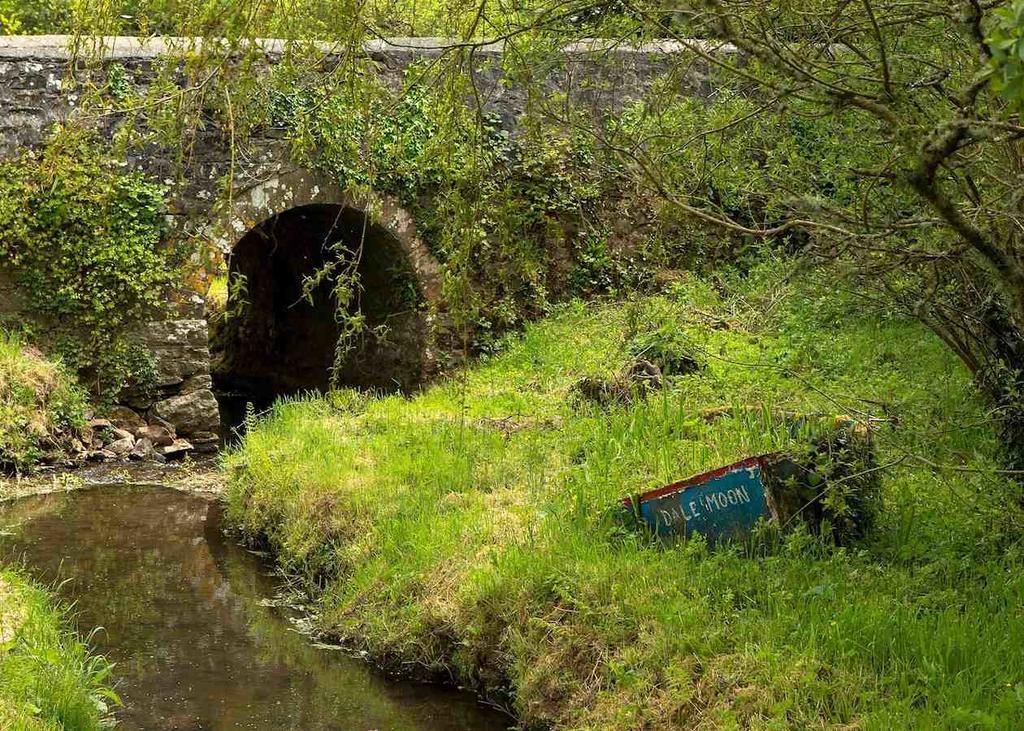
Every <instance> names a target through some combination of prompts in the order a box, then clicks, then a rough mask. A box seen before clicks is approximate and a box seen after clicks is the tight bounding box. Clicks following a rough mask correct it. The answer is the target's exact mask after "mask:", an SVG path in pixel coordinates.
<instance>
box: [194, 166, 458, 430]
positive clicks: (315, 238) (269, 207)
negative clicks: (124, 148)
mask: <svg viewBox="0 0 1024 731" xmlns="http://www.w3.org/2000/svg"><path fill="white" fill-rule="evenodd" d="M219 230H220V231H223V232H225V233H224V234H223V236H224V241H225V242H227V241H231V243H230V245H229V246H227V247H226V248H227V249H228V256H227V261H228V267H229V272H230V274H231V276H232V278H233V279H234V280H235V281H242V282H244V288H241V287H231V288H229V301H228V310H227V311H228V316H227V317H222V318H221V319H220V320H219V321H213V322H211V352H212V372H213V379H214V385H215V390H216V391H217V392H218V393H219V396H220V401H221V409H222V413H223V416H224V421H225V423H231V422H235V423H237V421H238V420H239V408H240V407H241V406H244V403H246V402H253V403H254V404H255V405H256V407H257V408H264V407H266V406H269V404H270V403H271V402H272V401H273V400H274V399H275V398H277V397H278V396H283V395H291V394H296V393H301V392H306V391H314V390H317V391H323V390H326V389H327V388H328V386H329V385H330V382H331V374H332V373H333V374H334V376H335V379H336V382H337V383H338V384H339V385H343V386H351V387H357V388H372V389H375V390H384V391H396V390H397V391H408V390H410V389H412V388H415V387H416V386H417V385H418V384H419V383H420V381H421V380H422V379H423V378H424V377H425V376H426V375H427V374H428V373H429V372H430V371H431V370H432V366H433V363H432V359H431V354H430V350H429V348H428V345H427V335H428V322H427V312H428V307H429V305H430V303H431V302H432V301H433V300H435V299H436V297H437V296H438V293H439V276H438V267H437V264H436V262H435V261H434V259H433V258H432V257H431V256H430V254H429V252H427V250H426V248H425V247H424V245H423V243H422V242H421V241H420V239H419V237H418V236H417V235H416V231H415V226H414V225H413V221H412V218H411V217H410V216H409V215H408V214H407V213H406V212H405V211H404V210H402V208H401V207H399V206H398V205H397V204H396V203H395V202H394V201H393V200H391V199H389V198H388V197H386V196H374V198H373V200H371V201H365V200H357V199H356V198H355V197H354V196H351V195H349V194H347V193H345V192H344V191H342V190H340V189H339V188H338V186H336V185H334V184H332V183H330V182H328V181H324V180H323V179H322V178H318V177H317V176H315V175H313V174H310V173H308V172H304V171H294V172H292V173H291V174H289V175H278V176H275V177H274V178H272V179H268V180H266V181H264V182H263V183H261V184H260V185H258V186H253V187H252V188H250V189H248V190H242V191H239V193H238V194H237V195H236V196H235V198H234V201H233V204H232V206H231V207H230V209H228V210H227V211H226V212H225V213H224V215H223V217H222V224H221V226H220V227H219ZM226 232H232V236H233V237H234V240H233V241H232V240H231V239H229V238H228V234H227V233H226ZM339 252H343V253H342V254H341V255H343V256H351V257H352V259H351V260H352V261H353V262H354V263H356V272H357V276H358V279H359V282H360V297H359V302H358V303H357V304H356V305H355V307H358V309H359V311H360V313H361V314H362V315H363V316H364V317H365V318H366V320H367V325H368V327H369V328H370V329H371V330H377V329H382V330H383V331H384V336H383V337H376V336H373V335H368V336H366V337H363V338H361V339H360V340H359V342H358V343H357V345H356V347H355V348H354V349H353V350H352V351H351V352H350V353H349V354H348V356H347V357H346V358H345V359H344V360H342V361H340V362H336V361H335V358H334V345H335V343H336V342H337V338H338V335H339V334H340V329H339V325H338V322H337V320H336V318H335V312H336V308H337V306H338V303H337V301H336V300H335V299H334V296H333V292H332V291H331V288H330V285H329V284H327V283H322V284H320V285H318V286H317V287H316V288H315V289H314V290H313V297H312V302H310V301H308V300H306V299H305V298H304V297H303V289H302V288H303V282H304V281H306V279H307V278H308V276H309V275H311V274H312V273H313V272H315V271H316V270H317V269H318V268H320V267H321V266H323V265H324V264H325V263H326V262H327V261H328V260H329V258H330V257H334V256H337V255H339ZM351 252H358V253H357V254H356V253H351Z"/></svg>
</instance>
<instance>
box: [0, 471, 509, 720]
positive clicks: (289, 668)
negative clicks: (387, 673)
mask: <svg viewBox="0 0 1024 731" xmlns="http://www.w3.org/2000/svg"><path fill="white" fill-rule="evenodd" d="M0 534H3V535H0V557H2V558H3V559H4V560H13V561H22V560H23V561H24V563H25V565H26V567H27V568H28V570H29V571H30V572H31V573H32V574H34V575H35V576H36V577H37V578H39V579H41V580H42V581H44V582H46V583H53V582H55V581H58V580H64V579H69V580H68V581H66V582H65V583H63V584H62V585H61V587H60V589H59V591H60V593H61V594H62V595H63V597H64V598H65V599H67V600H70V601H73V602H74V603H75V621H76V622H77V624H78V627H79V628H80V630H82V631H83V632H88V631H89V630H90V629H91V628H93V627H102V628H103V630H102V631H101V632H98V633H97V634H96V636H95V638H94V640H93V642H94V644H95V645H96V647H97V649H98V650H99V651H100V652H102V653H103V654H105V655H106V656H107V657H108V658H109V659H110V660H112V661H113V662H115V663H116V665H117V666H116V669H115V675H116V676H117V678H118V680H117V691H118V693H119V694H120V695H121V698H122V700H123V701H124V704H125V707H124V708H123V709H122V710H121V711H120V712H119V714H118V719H119V721H120V724H121V725H120V726H119V728H124V729H172V730H175V731H186V730H187V731H199V730H200V729H202V730H203V731H207V730H209V731H219V730H221V729H275V730H276V729H294V730H295V731H299V730H302V731H329V730H330V731H333V730H338V731H341V730H345V731H349V730H351V731H369V730H370V729H379V730H380V731H384V730H385V729H395V730H397V731H427V730H428V729H429V730H430V731H455V730H456V729H459V730H460V731H461V730H466V731H498V730H499V729H505V728H507V727H508V726H509V725H510V721H509V719H508V718H507V717H506V716H504V715H502V714H499V713H497V712H495V711H491V710H490V709H486V708H483V707H481V706H480V705H478V704H477V703H476V702H475V700H474V699H473V697H472V696H470V695H468V694H466V693H459V692H457V691H454V690H448V689H443V688H440V687H437V686H431V685H425V684H420V683H413V682H405V681H394V680H390V679H387V678H384V677H383V676H381V675H380V674H378V673H377V672H375V671H374V670H372V669H371V668H369V667H368V666H367V665H366V664H364V663H362V662H360V661H358V660H357V659H354V658H351V657H348V656H346V655H345V654H343V653H341V652H338V651H336V650H324V649H320V648H317V647H314V646H313V645H311V644H310V642H309V640H308V639H307V638H306V637H305V636H303V635H302V634H299V633H298V632H296V631H295V629H294V625H293V624H292V622H290V621H289V616H288V614H287V610H283V609H280V608H277V607H274V606H270V604H271V602H269V601H268V599H269V598H270V597H272V596H274V594H275V592H276V590H277V588H278V585H277V581H276V579H275V578H274V577H273V575H272V573H271V572H270V571H269V569H268V567H267V566H266V565H265V564H264V563H263V562H262V561H261V560H260V559H259V558H258V557H256V556H254V555H252V554H251V553H249V552H247V551H245V550H244V549H242V548H241V547H239V546H237V545H236V544H234V543H233V542H231V541H230V540H229V539H227V538H225V536H224V535H223V532H222V530H221V526H220V508H219V506H218V505H217V504H216V503H211V502H209V501H207V500H204V499H202V498H199V497H195V496H192V495H187V494H184V493H180V492H177V491H174V490H171V489H168V488H159V487H147V488H142V487H104V488H94V489H91V490H84V491H78V492H72V493H60V494H55V495H46V496H41V497H33V498H23V499H21V500H18V501H16V502H13V503H10V504H8V505H6V506H5V505H0Z"/></svg>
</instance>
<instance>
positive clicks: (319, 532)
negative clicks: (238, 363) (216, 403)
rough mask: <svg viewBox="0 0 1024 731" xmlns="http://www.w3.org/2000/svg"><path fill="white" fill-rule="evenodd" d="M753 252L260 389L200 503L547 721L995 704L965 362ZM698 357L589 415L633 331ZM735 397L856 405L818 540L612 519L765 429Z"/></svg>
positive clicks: (949, 716)
mask: <svg viewBox="0 0 1024 731" xmlns="http://www.w3.org/2000/svg"><path fill="white" fill-rule="evenodd" d="M841 299H842V298H841V296H839V295H836V294H835V293H822V292H819V291H817V290H815V289H813V288H809V287H807V286H800V287H797V286H794V285H792V284H787V283H784V280H783V279H781V278H780V277H778V276H776V275H775V274H773V273H772V271H771V270H770V269H766V270H765V271H762V272H755V273H754V274H753V275H752V276H750V277H747V278H745V279H742V280H741V279H739V278H734V279H731V280H725V281H720V282H716V283H715V285H714V286H712V285H711V284H709V283H704V282H699V281H694V280H688V281H684V282H682V283H680V284H677V285H675V286H674V287H673V288H671V289H670V290H669V291H668V293H666V294H665V295H663V296H659V297H650V298H644V299H639V300H636V301H634V302H632V303H626V304H621V303H608V304H593V305H584V304H578V303H577V304H572V305H568V306H565V307H563V308H561V309H559V310H558V311H556V312H555V313H553V314H552V315H551V317H549V318H547V319H546V320H544V321H542V322H539V323H537V324H535V325H533V326H531V327H529V328H528V329H527V331H526V333H525V334H524V335H523V336H522V337H521V338H518V339H515V340H512V341H510V342H509V343H508V345H507V347H506V348H505V349H504V350H503V351H502V352H501V353H499V354H498V355H496V356H494V357H492V358H490V359H489V360H487V361H485V362H482V363H480V364H478V365H476V366H475V367H473V368H472V369H470V370H468V371H467V372H465V373H463V374H460V375H459V376H458V377H456V378H453V379H451V380H448V381H445V382H443V383H440V384H437V385H436V386H434V387H432V388H430V389H429V390H427V391H426V392H425V393H423V394H421V395H419V396H417V397H415V398H412V399H403V398H399V397H389V398H381V399H368V398H365V397H362V396H359V395H356V394H354V393H348V392H345V393H338V394H334V395H332V397H331V398H330V399H328V400H301V401H296V402H292V403H287V404H283V405H279V406H278V407H276V408H275V410H274V411H273V413H272V414H271V415H270V416H269V417H268V418H266V419H265V420H263V421H261V422H260V423H259V424H257V425H255V427H254V428H252V430H251V431H250V433H249V435H248V437H247V438H246V439H245V441H244V443H243V444H242V445H241V447H240V448H239V449H238V450H237V451H235V452H234V453H232V454H230V455H228V457H227V460H226V461H227V464H226V468H227V469H228V470H229V476H230V486H229V490H228V498H227V499H228V510H229V517H230V519H231V520H232V521H233V522H234V523H235V524H236V525H237V526H238V527H239V528H240V529H242V530H243V531H244V532H246V533H248V534H249V535H251V536H253V537H258V538H260V539H263V540H266V541H268V542H269V544H270V545H271V546H272V548H273V549H274V550H275V551H276V552H277V553H278V555H279V557H280V559H281V561H282V562H283V563H284V564H285V566H286V567H287V568H288V569H289V570H291V571H293V572H295V573H297V574H299V575H300V576H305V577H307V578H308V579H309V580H310V582H311V583H312V584H313V586H314V587H315V588H314V592H315V594H316V597H317V602H316V607H317V612H318V614H319V619H320V621H321V623H322V625H323V626H324V627H325V628H326V629H327V630H329V631H331V632H334V633H336V634H338V635H341V636H344V637H346V638H348V639H349V640H351V641H352V642H354V643H356V644H358V645H359V646H361V647H364V648H366V649H367V650H369V651H370V653H372V654H373V655H375V656H377V657H380V658H383V659H386V660H387V661H389V662H392V663H394V664H398V665H403V666H404V667H406V668H407V669H415V668H421V669H427V670H429V671H434V672H440V673H449V672H450V673H452V674H453V675H455V676H457V677H458V678H460V679H461V680H462V681H463V682H466V683H470V684H474V685H476V686H477V687H480V688H485V689H488V690H490V691H491V692H501V691H502V690H509V691H511V695H510V698H511V702H512V703H513V705H514V708H515V710H516V712H517V713H518V714H519V716H520V717H521V718H522V719H523V721H524V722H526V723H528V724H554V725H556V726H558V727H564V728H579V729H583V728H608V729H637V728H667V727H685V728H691V727H696V728H701V727H703V728H729V727H734V726H741V727H742V726H755V727H769V728H773V727H817V726H844V725H845V726H857V727H865V728H897V727H929V726H945V727H979V728H984V727H992V728H996V727H1000V728H1006V727H1013V726H1018V725H1020V724H1021V723H1024V621H1022V617H1021V614H1020V613H1021V607H1022V606H1024V556H1022V554H1021V545H1020V542H1019V538H1018V536H1019V535H1020V528H1021V525H1022V524H1024V519H1022V515H1021V512H1020V510H1019V507H1018V506H1019V502H1018V500H1017V498H1018V495H1019V493H1018V491H1017V488H1016V487H1014V486H1013V485H1012V484H1010V483H1009V482H1008V481H1006V480H1004V479H1002V478H1000V477H999V476H998V475H997V474H995V473H994V472H993V470H994V469H995V464H996V463H995V459H994V454H995V446H996V445H995V441H994V439H993V435H992V431H991V427H990V425H989V424H988V421H987V419H986V418H985V414H984V413H983V410H982V408H981V406H980V405H979V403H978V402H977V401H976V400H975V398H974V395H973V389H972V387H971V384H970V380H969V377H968V375H967V374H966V373H965V372H964V370H963V369H962V368H961V367H960V366H959V364H958V363H957V362H956V361H955V360H954V359H953V358H952V357H951V356H950V355H949V354H948V353H947V352H946V351H945V350H944V349H943V347H942V346H941V344H940V343H939V342H937V340H936V339H934V338H933V337H932V336H931V335H930V334H929V333H927V332H925V331H923V330H922V329H921V328H920V327H919V326H917V325H915V324H913V323H909V322H906V321H904V320H901V319H899V318H896V317H893V316H890V315H887V314H886V313H884V312H865V313H864V314H863V315H862V316H860V317H855V316H851V315H850V314H849V313H850V312H851V311H853V312H857V311H858V308H857V307H856V306H855V305H856V303H855V302H852V301H840V300H841ZM658 349H660V350H662V351H684V350H685V351H686V352H689V353H691V354H692V355H693V356H695V357H696V359H697V360H698V361H699V362H700V363H701V364H702V365H703V369H702V370H700V371H698V372H696V373H693V374H691V375H685V376H680V377H677V378H674V379H672V382H671V384H670V387H669V388H668V389H666V390H663V391H660V392H658V393H656V394H654V395H652V396H651V397H649V398H648V399H647V400H646V401H644V402H642V403H638V404H634V405H631V406H613V407H611V408H608V409H602V408H600V407H597V406H594V405H591V404H588V403H585V402H580V401H579V399H576V398H574V396H573V384H574V383H576V382H577V381H578V379H580V378H581V377H584V376H608V375H611V374H612V373H614V372H616V371H618V370H619V369H621V368H622V367H623V366H624V365H625V364H626V363H628V362H629V360H630V358H632V357H634V356H635V354H636V353H645V354H646V353H652V352H654V351H656V350H658ZM753 403H756V404H761V405H764V406H766V410H767V409H768V408H785V409H795V410H802V411H813V412H824V413H847V414H854V415H856V416H859V417H865V416H866V415H868V414H870V415H873V416H877V417H882V418H884V419H886V421H885V422H884V423H883V424H882V426H880V427H879V429H878V432H877V434H876V443H877V447H878V452H879V454H878V459H879V463H880V464H883V465H888V467H887V469H886V470H885V473H884V483H883V491H884V499H885V506H884V510H883V513H882V516H881V519H880V521H879V524H878V526H877V527H876V529H875V531H874V533H873V534H872V536H871V538H870V539H869V540H868V541H866V542H864V543H863V544H861V545H857V546H852V547H848V548H836V547H833V546H830V545H827V544H826V543H825V542H823V541H821V540H818V539H815V538H814V537H812V536H810V535H809V534H808V533H807V532H806V531H802V530H797V531H795V532H794V533H792V534H791V535H790V536H789V537H788V538H787V539H786V540H784V541H782V542H774V541H767V540H766V542H765V543H763V544H761V545H753V546H738V547H735V548H734V549H731V550H717V551H710V550H708V548H707V547H706V546H705V545H704V544H703V543H702V542H701V541H699V540H695V541H690V542H689V543H687V544H685V545H683V544H681V545H677V546H673V547H659V546H656V545H652V543H651V542H650V541H648V540H647V539H644V538H642V537H639V536H635V535H631V534H628V533H626V532H624V531H623V530H621V529H620V528H618V527H616V525H615V523H614V521H612V520H611V519H610V516H609V511H608V510H607V509H608V507H609V506H611V505H613V504H614V503H615V501H616V500H618V499H619V498H620V497H622V496H623V495H624V494H626V493H628V492H635V491H639V490H643V489H647V488H651V487H654V486H657V485H661V484H664V483H667V482H669V481H672V480H675V479H678V478H681V477H684V476H687V475H690V474H693V473H696V472H699V471H702V470H705V469H710V468H713V467H716V466H719V465H722V464H725V463H727V462H730V461H732V460H736V459H739V458H741V457H744V456H747V455H750V454H758V453H762V452H767V451H770V450H772V449H777V448H786V447H787V446H789V444H788V443H789V440H790V437H789V434H788V432H787V431H786V430H785V429H781V428H778V427H777V426H776V425H773V424H771V423H770V422H769V420H767V419H766V418H765V417H764V416H761V415H759V414H758V413H756V412H755V413H748V414H746V415H744V416H740V417H733V418H724V419H719V420H716V421H713V422H710V423H709V422H708V421H706V420H705V419H703V418H701V411H702V410H703V409H706V408H709V407H717V406H720V405H749V404H753Z"/></svg>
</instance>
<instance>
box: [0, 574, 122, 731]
mask: <svg viewBox="0 0 1024 731" xmlns="http://www.w3.org/2000/svg"><path fill="white" fill-rule="evenodd" d="M68 619H69V618H68V616H67V615H66V614H65V613H64V612H61V611H58V610H56V609H54V607H53V604H52V598H51V597H50V595H49V594H47V593H46V592H45V591H43V590H42V589H41V588H39V587H38V586H36V585H34V584H33V583H32V582H31V581H29V580H28V579H26V578H25V577H24V576H23V575H22V574H20V573H18V572H16V571H13V570H11V569H0V726H2V727H3V728H5V729H40V731H44V730H47V731H48V730H50V729H52V730H53V731H57V730H58V729H63V730H64V731H93V730H94V729H101V728H110V727H112V726H113V719H112V717H111V710H112V706H116V705H119V704H120V701H119V699H118V697H117V695H116V694H115V693H114V692H113V690H111V689H110V688H109V686H108V685H107V683H108V679H109V675H110V671H111V669H112V668H113V666H112V665H111V664H110V663H108V662H107V661H106V660H104V659H103V658H102V657H100V656H98V655H93V654H91V653H90V652H89V650H88V648H87V647H86V646H85V644H83V642H82V641H81V640H80V639H78V638H77V637H76V636H75V635H74V634H73V633H72V632H70V631H69V630H68V629H67V628H66V624H67V622H68Z"/></svg>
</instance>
